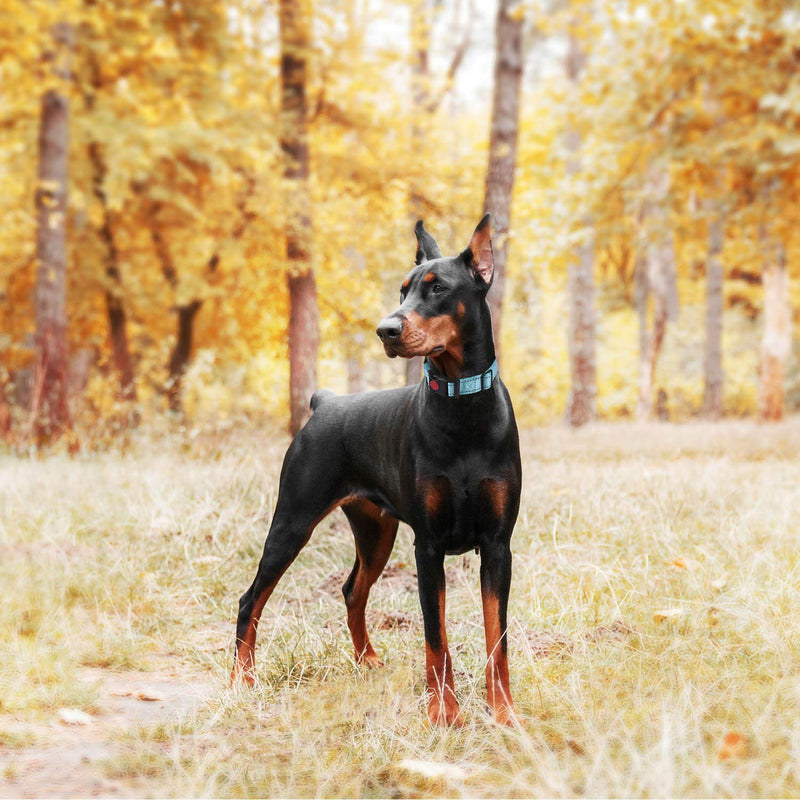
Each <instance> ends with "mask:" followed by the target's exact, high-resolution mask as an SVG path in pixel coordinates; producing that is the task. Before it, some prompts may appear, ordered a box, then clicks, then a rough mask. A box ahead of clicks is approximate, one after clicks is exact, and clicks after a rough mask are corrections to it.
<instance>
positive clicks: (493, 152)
mask: <svg viewBox="0 0 800 800" xmlns="http://www.w3.org/2000/svg"><path fill="white" fill-rule="evenodd" d="M517 5H518V4H517V3H516V2H514V0H500V3H499V5H498V8H497V23H496V25H497V27H496V29H495V62H494V94H493V97H492V123H491V132H490V136H489V165H488V169H487V171H486V191H485V195H484V198H485V199H484V204H483V206H484V209H485V210H486V211H489V212H491V214H492V231H493V234H494V235H493V240H494V241H493V244H494V282H493V284H492V290H491V292H490V293H489V307H490V309H491V311H492V333H493V334H494V346H495V350H496V352H497V356H498V360H499V359H500V323H501V321H502V313H503V294H504V292H503V290H504V287H505V275H506V260H507V256H508V240H509V235H510V231H511V198H512V195H513V191H514V170H515V168H516V163H517V138H518V134H519V101H520V89H521V86H522V68H523V63H524V62H523V58H522V30H523V20H522V17H521V16H519V15H516V14H515V15H511V13H510V11H511V9H512V7H516V6H517Z"/></svg>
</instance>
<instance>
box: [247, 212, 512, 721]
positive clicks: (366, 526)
mask: <svg viewBox="0 0 800 800" xmlns="http://www.w3.org/2000/svg"><path fill="white" fill-rule="evenodd" d="M415 233H416V236H417V255H416V266H415V267H414V268H413V269H412V270H411V272H410V273H409V274H408V277H407V278H406V279H405V281H404V282H403V286H402V290H401V293H400V301H401V302H400V307H399V308H398V309H397V310H396V311H394V312H392V313H391V314H390V315H389V316H388V317H386V319H384V320H383V321H382V322H381V323H380V325H379V326H378V330H377V333H378V336H379V337H380V339H381V341H382V342H383V346H384V349H385V350H386V353H387V355H389V356H390V357H391V358H394V357H395V356H403V357H405V358H410V357H412V356H425V357H426V361H425V379H424V380H422V381H421V382H420V384H419V385H418V386H409V387H405V388H402V389H389V390H385V391H379V392H364V393H361V394H355V395H349V396H341V397H340V396H336V395H334V394H333V393H331V392H317V393H316V394H315V395H314V397H313V398H312V401H311V406H312V408H313V409H314V413H313V415H312V416H311V419H310V420H309V421H308V423H307V424H306V426H305V427H304V428H303V429H302V430H301V431H300V432H299V433H298V434H297V436H296V437H295V439H294V441H293V442H292V444H291V446H290V447H289V450H288V452H287V454H286V458H285V460H284V464H283V470H282V472H281V478H280V490H279V494H278V502H277V506H276V508H275V515H274V517H273V520H272V525H271V527H270V530H269V534H268V536H267V540H266V542H265V544H264V553H263V555H262V557H261V562H260V564H259V567H258V572H257V574H256V577H255V580H254V581H253V584H252V586H251V587H250V588H249V589H248V590H247V591H246V592H245V594H244V595H243V596H242V599H241V601H240V603H239V618H238V622H237V626H236V663H235V665H234V669H233V678H234V680H235V679H237V678H241V679H243V680H245V681H247V682H250V683H252V682H253V680H254V648H255V642H256V630H257V627H258V620H259V617H260V616H261V612H262V610H263V608H264V604H265V603H266V602H267V600H268V598H269V596H270V595H271V594H272V591H273V590H274V588H275V585H276V584H277V582H278V581H279V580H280V578H281V576H282V575H283V573H284V572H285V571H286V569H287V567H288V566H289V565H290V564H291V563H292V561H294V559H295V558H296V556H297V554H298V553H299V552H300V550H301V549H302V548H303V546H304V545H305V544H306V542H308V540H309V537H310V536H311V533H312V531H313V530H314V527H315V526H316V525H317V523H318V522H319V521H320V520H321V519H323V517H325V516H326V515H327V514H329V513H330V512H331V511H332V510H333V509H334V508H336V507H337V506H341V508H342V510H343V511H344V513H345V515H346V516H347V519H348V520H349V522H350V526H351V527H352V529H353V535H354V536H355V545H356V560H355V566H354V567H353V571H352V572H351V573H350V577H349V578H348V579H347V581H346V582H345V584H344V587H343V590H342V591H343V592H344V599H345V603H346V605H347V624H348V626H349V628H350V633H351V635H352V638H353V644H354V646H355V652H356V659H357V660H358V661H359V662H362V663H366V664H368V665H370V666H377V665H379V664H380V663H381V662H380V659H379V658H378V656H377V655H376V653H375V650H373V648H372V644H371V643H370V640H369V636H368V635H367V629H366V624H365V620H364V608H365V606H366V602H367V596H368V595H369V591H370V588H371V587H372V585H373V583H375V581H376V580H377V579H378V577H379V576H380V574H381V572H382V571H383V568H384V566H385V565H386V562H387V560H388V558H389V554H390V553H391V551H392V547H393V545H394V541H395V534H396V533H397V525H398V520H402V521H403V522H406V523H407V524H408V525H410V526H411V528H412V529H413V531H414V535H415V542H414V551H415V557H416V565H417V576H418V581H419V597H420V603H421V605H422V615H423V619H424V626H425V651H426V667H427V669H426V673H427V681H428V688H429V690H430V702H429V705H428V717H429V718H430V720H431V721H432V722H434V723H440V724H460V723H461V714H460V711H459V706H458V701H457V700H456V695H455V689H454V686H453V664H452V660H451V658H450V653H449V651H448V648H447V634H446V632H445V574H444V557H445V555H447V554H458V553H464V552H466V551H468V550H472V549H475V550H476V551H479V552H480V557H481V568H480V578H481V597H482V599H483V616H484V625H485V630H486V652H487V666H486V684H487V687H486V688H487V693H488V701H489V706H490V707H491V709H492V711H493V713H494V715H495V719H496V720H497V721H498V722H503V723H509V722H511V721H512V720H513V719H514V705H513V702H512V700H511V692H510V688H509V677H508V659H507V640H506V611H507V607H508V593H509V586H510V583H511V549H510V540H511V533H512V531H513V528H514V523H515V521H516V518H517V511H518V508H519V494H520V482H521V467H520V457H519V441H518V436H517V426H516V423H515V421H514V411H513V409H512V407H511V401H510V399H509V396H508V392H507V391H506V388H505V386H504V385H503V383H502V381H501V380H500V379H499V377H498V375H497V362H496V360H495V351H494V343H493V341H492V325H491V318H490V314H489V306H488V304H487V302H486V293H487V291H488V290H489V287H490V286H491V283H492V277H493V274H494V262H493V258H492V246H491V239H490V235H491V231H490V227H489V215H488V214H487V215H486V216H485V217H484V218H483V219H482V220H481V222H480V224H479V225H478V227H477V228H476V229H475V233H474V234H473V236H472V240H471V241H470V243H469V247H468V248H467V249H466V250H464V252H463V253H461V254H460V255H458V256H456V257H455V258H443V257H442V255H441V253H440V251H439V248H438V246H437V244H436V242H435V241H434V239H433V237H432V236H431V235H430V234H429V233H428V232H427V231H426V230H425V228H424V227H423V225H422V222H421V221H420V222H418V223H417V226H416V229H415Z"/></svg>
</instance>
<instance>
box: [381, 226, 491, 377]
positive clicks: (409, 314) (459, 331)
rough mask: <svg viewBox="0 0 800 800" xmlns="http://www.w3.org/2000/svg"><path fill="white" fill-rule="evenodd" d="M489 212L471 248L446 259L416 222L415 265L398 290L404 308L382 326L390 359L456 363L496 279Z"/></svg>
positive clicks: (384, 343) (387, 319) (383, 337)
mask: <svg viewBox="0 0 800 800" xmlns="http://www.w3.org/2000/svg"><path fill="white" fill-rule="evenodd" d="M489 220H490V215H489V214H486V215H484V217H483V219H482V220H481V221H480V222H479V223H478V227H477V228H475V232H474V233H473V234H472V239H471V240H470V243H469V246H468V247H467V248H466V250H464V251H463V252H462V253H460V254H459V255H457V256H454V257H452V258H444V257H442V253H441V251H440V250H439V246H438V245H437V244H436V240H435V239H434V238H433V236H431V235H430V233H428V231H427V230H425V226H424V225H423V224H422V220H420V221H419V222H417V224H416V227H415V228H414V233H415V234H416V236H417V255H416V259H415V266H414V268H413V269H412V270H411V272H409V273H408V275H407V276H406V279H405V280H404V281H403V284H402V286H401V288H400V306H399V307H398V308H397V309H396V310H395V311H393V312H392V313H391V314H389V316H387V317H385V318H384V319H383V320H382V322H381V323H380V325H378V329H377V334H378V336H379V337H380V340H381V341H382V342H383V347H384V350H385V351H386V355H387V356H389V358H395V357H396V356H402V357H403V358H412V357H414V356H430V357H434V358H437V357H438V358H441V359H445V360H447V361H450V360H452V363H453V364H454V365H455V366H456V367H458V366H460V365H461V363H462V362H463V358H464V338H465V336H468V335H469V333H470V329H471V328H472V327H474V325H475V324H476V323H477V317H478V316H479V315H481V314H482V313H483V308H484V306H485V303H486V293H487V292H488V291H489V287H490V286H491V285H492V279H493V278H494V259H493V258H492V240H491V226H490V224H489Z"/></svg>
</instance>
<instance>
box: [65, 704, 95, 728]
mask: <svg viewBox="0 0 800 800" xmlns="http://www.w3.org/2000/svg"><path fill="white" fill-rule="evenodd" d="M58 716H59V717H60V719H61V721H62V722H63V723H64V724H65V725H91V724H92V722H94V720H93V719H92V718H91V717H90V716H89V715H88V714H87V713H86V712H85V711H81V710H80V709H79V708H59V709H58Z"/></svg>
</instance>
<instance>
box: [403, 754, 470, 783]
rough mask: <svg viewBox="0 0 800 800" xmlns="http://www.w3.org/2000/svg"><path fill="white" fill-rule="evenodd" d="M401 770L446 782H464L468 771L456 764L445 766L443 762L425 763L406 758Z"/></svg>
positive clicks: (416, 759) (417, 759) (418, 759)
mask: <svg viewBox="0 0 800 800" xmlns="http://www.w3.org/2000/svg"><path fill="white" fill-rule="evenodd" d="M399 766H400V768H401V769H404V770H406V772H412V773H414V774H415V775H421V776H422V777H423V778H444V779H445V780H454V781H463V780H465V779H466V777H467V771H466V770H465V769H464V768H463V767H459V766H457V765H456V764H445V763H443V762H441V761H423V760H422V759H420V758H404V759H403V760H402V761H401V762H400V764H399Z"/></svg>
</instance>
